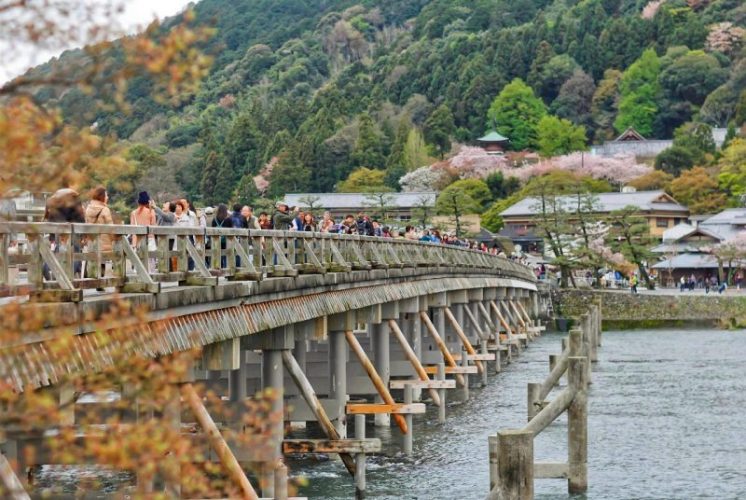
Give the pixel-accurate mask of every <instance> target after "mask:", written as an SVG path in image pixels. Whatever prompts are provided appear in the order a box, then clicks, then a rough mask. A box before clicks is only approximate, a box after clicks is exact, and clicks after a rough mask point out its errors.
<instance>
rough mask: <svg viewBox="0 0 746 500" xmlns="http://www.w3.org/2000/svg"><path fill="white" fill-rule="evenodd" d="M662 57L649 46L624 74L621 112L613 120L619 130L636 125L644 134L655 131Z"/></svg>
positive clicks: (620, 102) (620, 87)
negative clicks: (654, 123)
mask: <svg viewBox="0 0 746 500" xmlns="http://www.w3.org/2000/svg"><path fill="white" fill-rule="evenodd" d="M659 74H660V60H659V59H658V56H657V55H656V54H655V51H654V50H653V49H648V50H646V51H645V52H643V53H642V56H640V58H639V59H638V60H637V61H635V62H634V63H633V64H632V65H631V66H630V67H629V68H627V70H626V71H625V72H624V73H623V74H622V80H621V83H620V85H619V90H620V93H621V97H620V101H619V114H618V115H617V118H616V120H615V121H614V128H616V130H617V132H623V131H624V130H625V129H627V128H628V127H634V128H635V130H637V131H638V132H639V133H641V134H642V135H644V136H650V134H651V133H652V132H653V121H654V120H655V115H656V114H657V113H658V100H659V99H660V93H661V88H660V84H659V83H658V76H659Z"/></svg>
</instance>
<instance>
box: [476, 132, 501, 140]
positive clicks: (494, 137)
mask: <svg viewBox="0 0 746 500" xmlns="http://www.w3.org/2000/svg"><path fill="white" fill-rule="evenodd" d="M477 140H478V141H481V142H503V141H507V140H508V138H507V137H503V136H501V135H500V134H498V133H497V132H495V131H494V130H491V131H489V132H488V133H487V135H485V136H484V137H480V138H479V139H477Z"/></svg>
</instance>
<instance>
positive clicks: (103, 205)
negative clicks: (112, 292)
mask: <svg viewBox="0 0 746 500" xmlns="http://www.w3.org/2000/svg"><path fill="white" fill-rule="evenodd" d="M108 203H109V193H107V192H106V188H105V187H103V186H98V187H96V188H94V189H93V190H92V191H91V201H90V203H88V206H87V207H86V209H85V222H86V224H114V219H113V218H112V216H111V210H109V207H108V206H107V205H108ZM111 250H112V238H111V235H110V234H100V235H99V236H98V252H99V254H101V253H108V252H111ZM88 264H89V265H88V266H87V267H90V264H91V263H90V262H89V263H88ZM86 274H88V273H86ZM105 275H106V262H105V261H104V260H103V259H102V260H101V274H100V275H99V276H98V277H100V278H103V277H104V276H105ZM96 290H97V291H99V292H103V291H104V289H103V287H97V288H96Z"/></svg>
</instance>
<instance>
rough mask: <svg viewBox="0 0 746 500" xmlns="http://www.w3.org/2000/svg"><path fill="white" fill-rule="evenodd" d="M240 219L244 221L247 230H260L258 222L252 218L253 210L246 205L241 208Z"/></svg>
mask: <svg viewBox="0 0 746 500" xmlns="http://www.w3.org/2000/svg"><path fill="white" fill-rule="evenodd" d="M241 217H243V218H244V220H245V221H246V227H248V228H249V229H261V227H260V226H259V221H258V220H257V219H256V217H255V216H254V209H253V208H252V207H250V206H248V205H244V206H243V207H242V208H241Z"/></svg>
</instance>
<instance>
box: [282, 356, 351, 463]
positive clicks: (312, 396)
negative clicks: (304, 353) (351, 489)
mask: <svg viewBox="0 0 746 500" xmlns="http://www.w3.org/2000/svg"><path fill="white" fill-rule="evenodd" d="M282 362H283V363H284V365H285V368H286V369H287V371H288V373H289V374H290V378H292V379H293V382H295V385H296V386H297V387H298V389H299V390H300V392H301V395H302V396H303V399H304V400H305V401H306V403H307V404H308V406H309V408H311V411H312V412H313V414H314V416H315V417H316V420H317V421H318V423H319V425H320V426H321V429H322V430H323V431H324V433H325V434H326V437H328V438H329V439H339V433H337V429H336V428H335V427H334V425H333V424H332V422H331V420H329V417H328V416H327V414H326V412H325V411H324V407H323V406H322V405H321V401H319V398H318V397H316V391H314V390H313V386H312V385H311V382H309V381H308V379H307V378H306V374H305V372H304V371H303V370H302V369H301V367H300V366H298V362H297V361H296V360H295V358H294V357H293V354H292V353H291V352H290V351H286V350H283V351H282ZM339 458H341V459H342V463H344V464H345V467H346V468H347V470H348V471H349V472H350V474H352V475H353V476H354V475H355V461H354V459H353V458H352V455H350V454H348V453H340V454H339Z"/></svg>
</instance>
